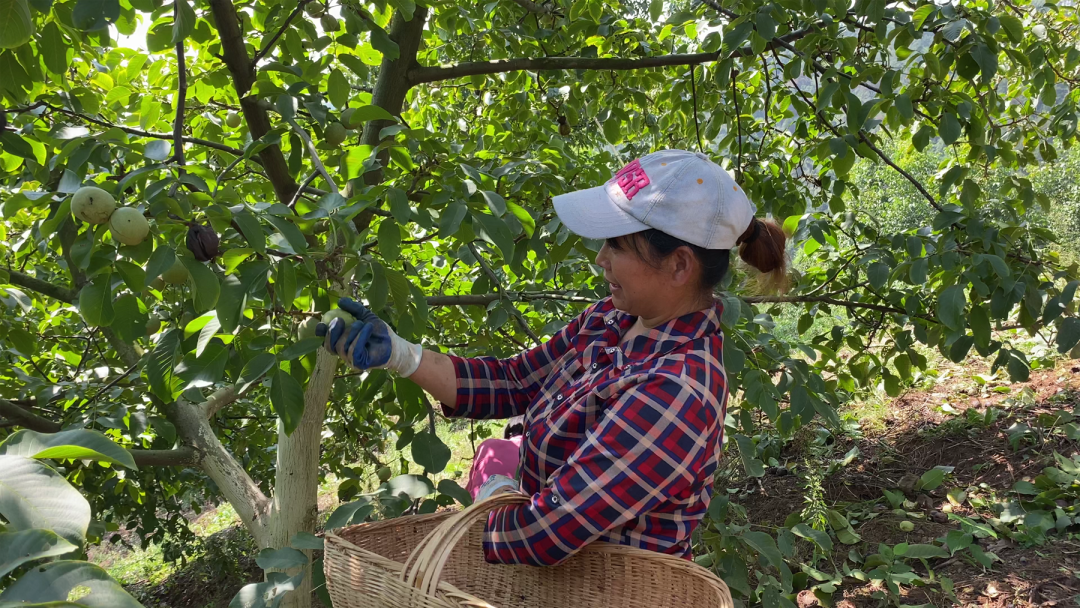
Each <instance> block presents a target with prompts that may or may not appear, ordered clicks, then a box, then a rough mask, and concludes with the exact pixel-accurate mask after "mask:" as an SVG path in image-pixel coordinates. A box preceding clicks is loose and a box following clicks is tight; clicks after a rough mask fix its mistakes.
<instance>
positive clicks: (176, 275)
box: [161, 260, 190, 285]
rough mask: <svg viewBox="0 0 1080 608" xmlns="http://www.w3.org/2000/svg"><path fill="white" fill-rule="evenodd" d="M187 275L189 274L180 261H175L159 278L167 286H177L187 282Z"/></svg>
mask: <svg viewBox="0 0 1080 608" xmlns="http://www.w3.org/2000/svg"><path fill="white" fill-rule="evenodd" d="M189 275H190V273H189V272H188V269H187V268H186V267H185V266H184V263H183V262H181V261H180V260H176V261H175V262H173V265H172V266H170V267H169V269H168V270H166V271H165V272H163V273H161V278H162V279H164V280H165V282H166V283H168V284H169V285H179V284H181V283H184V282H185V281H187V279H188V276H189Z"/></svg>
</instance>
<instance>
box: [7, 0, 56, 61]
mask: <svg viewBox="0 0 1080 608" xmlns="http://www.w3.org/2000/svg"><path fill="white" fill-rule="evenodd" d="M54 28H55V26H54ZM33 34H34V20H33V19H32V18H31V17H30V6H29V5H27V3H26V0H0V49H13V48H15V47H19V46H22V45H24V44H26V43H27V42H29V41H30V37H31V36H32V35H33Z"/></svg>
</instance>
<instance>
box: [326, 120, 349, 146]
mask: <svg viewBox="0 0 1080 608" xmlns="http://www.w3.org/2000/svg"><path fill="white" fill-rule="evenodd" d="M348 136H349V132H348V131H346V130H345V125H343V124H341V123H340V122H332V123H330V124H329V125H328V126H327V127H326V135H325V137H324V138H323V139H325V140H326V143H327V144H329V145H331V146H333V147H335V148H336V147H338V146H340V145H341V142H343V141H345V138H346V137H348Z"/></svg>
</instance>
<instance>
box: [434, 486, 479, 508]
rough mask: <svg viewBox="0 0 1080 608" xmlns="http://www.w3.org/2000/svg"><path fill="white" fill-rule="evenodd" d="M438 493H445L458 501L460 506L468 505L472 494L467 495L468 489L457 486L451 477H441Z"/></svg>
mask: <svg viewBox="0 0 1080 608" xmlns="http://www.w3.org/2000/svg"><path fill="white" fill-rule="evenodd" d="M438 489H439V493H440V494H446V495H447V496H449V497H450V498H453V499H454V500H456V501H458V502H460V503H461V504H462V506H465V507H467V506H469V505H471V504H472V502H473V501H472V496H470V495H469V491H468V490H466V489H465V488H463V487H461V486H459V485H458V484H457V482H456V481H454V480H453V479H443V480H442V481H440V482H439V488H438Z"/></svg>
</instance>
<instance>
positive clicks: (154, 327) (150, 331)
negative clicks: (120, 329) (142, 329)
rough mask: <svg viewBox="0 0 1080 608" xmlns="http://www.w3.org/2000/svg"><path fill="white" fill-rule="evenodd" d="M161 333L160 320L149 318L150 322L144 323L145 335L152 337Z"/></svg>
mask: <svg viewBox="0 0 1080 608" xmlns="http://www.w3.org/2000/svg"><path fill="white" fill-rule="evenodd" d="M159 331H161V319H159V318H157V317H156V316H155V317H150V320H149V321H147V322H146V335H148V336H152V335H154V334H156V333H157V332H159Z"/></svg>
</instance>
